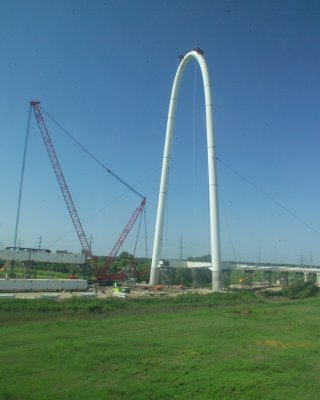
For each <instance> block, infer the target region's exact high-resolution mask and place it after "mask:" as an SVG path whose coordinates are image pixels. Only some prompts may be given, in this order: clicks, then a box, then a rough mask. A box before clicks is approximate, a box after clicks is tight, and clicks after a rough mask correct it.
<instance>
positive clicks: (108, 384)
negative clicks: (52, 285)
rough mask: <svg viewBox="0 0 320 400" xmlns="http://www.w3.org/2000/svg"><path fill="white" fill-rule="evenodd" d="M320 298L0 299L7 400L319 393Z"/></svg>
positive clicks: (1, 387) (0, 374)
mask: <svg viewBox="0 0 320 400" xmlns="http://www.w3.org/2000/svg"><path fill="white" fill-rule="evenodd" d="M319 309H320V298H319V297H316V298H312V299H306V300H299V301H296V300H295V301H287V300H281V301H275V300H266V299H261V298H258V297H256V296H255V295H254V294H252V293H229V294H228V293H227V294H211V295H207V296H200V295H186V294H184V295H181V296H179V297H176V298H161V299H155V298H146V299H141V300H140V299H139V300H130V299H129V300H127V301H124V300H121V299H107V300H101V301H98V300H92V299H91V300H90V299H83V300H81V299H72V300H70V301H64V302H55V301H52V300H51V301H50V300H17V299H15V300H12V299H8V300H4V299H3V300H1V301H0V324H1V325H0V337H1V347H0V349H1V350H0V357H1V358H0V359H1V363H0V399H26V400H28V399H48V400H49V399H77V400H80V399H112V400H113V399H130V400H132V399H170V400H171V399H184V400H185V399H219V400H221V399H228V400H229V399H237V400H238V399H254V400H256V399H270V400H271V399H291V400H294V399H299V400H300V399H317V398H318V397H317V396H318V389H319V374H320V341H319V335H320V320H319V316H318V315H319Z"/></svg>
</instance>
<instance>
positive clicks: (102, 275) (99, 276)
mask: <svg viewBox="0 0 320 400" xmlns="http://www.w3.org/2000/svg"><path fill="white" fill-rule="evenodd" d="M30 106H31V107H32V108H33V111H34V114H35V117H36V120H37V122H38V125H39V129H40V133H41V136H42V139H43V141H44V144H45V147H46V150H47V152H48V155H49V158H50V161H51V164H52V167H53V170H54V172H55V175H56V178H57V180H58V183H59V186H60V189H61V192H62V194H63V197H64V200H65V203H66V205H67V208H68V211H69V214H70V217H71V219H72V222H73V225H74V227H75V229H76V232H77V235H78V238H79V240H80V243H81V246H82V249H83V251H84V254H85V256H86V259H89V264H90V265H91V267H92V268H93V270H94V272H95V275H96V282H97V283H106V282H110V281H114V280H121V281H123V280H124V276H125V272H124V271H121V272H119V273H117V274H109V269H110V266H111V264H112V263H113V261H114V259H115V257H116V256H117V254H118V252H119V250H120V248H121V246H122V244H123V242H124V241H125V239H126V237H127V236H128V234H129V232H130V230H131V228H132V227H133V225H134V223H135V222H136V220H137V219H138V217H139V215H140V214H141V212H142V211H143V209H144V207H145V205H146V197H144V196H142V194H140V193H139V192H138V191H137V190H136V189H134V188H133V187H132V186H130V185H129V184H128V183H126V182H125V181H124V180H123V179H121V178H120V177H119V176H118V175H116V174H115V173H114V172H112V171H111V170H110V169H109V168H107V167H106V166H105V165H104V164H102V163H101V162H100V161H99V160H97V159H96V157H94V156H93V155H92V154H91V153H90V152H89V151H88V150H87V149H85V148H84V146H82V145H81V144H80V143H79V142H78V141H76V139H75V138H73V137H72V136H71V135H70V134H68V136H70V137H71V138H72V139H73V140H74V141H76V143H77V144H78V145H80V147H81V148H82V149H83V150H84V151H85V152H86V153H87V154H89V155H90V156H91V157H92V158H94V159H95V161H97V162H98V163H99V164H100V165H101V166H102V167H103V168H104V169H106V170H107V172H108V173H110V174H111V175H112V176H113V177H114V178H115V179H117V180H118V181H119V182H120V183H122V184H123V185H124V186H126V187H127V188H128V189H129V190H131V191H132V192H133V193H135V194H136V195H137V196H139V197H140V198H142V201H141V203H140V204H139V206H138V207H137V208H136V210H135V211H134V212H133V214H132V216H131V218H130V220H129V222H128V223H127V225H126V226H125V228H124V230H123V231H122V233H121V235H120V237H119V239H118V240H117V242H116V244H115V245H114V247H113V249H112V250H111V252H110V254H109V256H107V257H106V260H105V263H104V266H103V268H101V269H98V268H96V266H95V257H93V256H92V253H91V247H90V245H89V242H88V240H87V237H86V235H85V233H84V230H83V228H82V225H81V222H80V219H79V216H78V213H77V211H76V208H75V206H74V203H73V201H72V198H71V194H70V192H69V189H68V186H67V183H66V181H65V178H64V175H63V173H62V170H61V167H60V164H59V161H58V158H57V156H56V153H55V150H54V147H53V145H52V141H51V138H50V135H49V132H48V129H47V127H46V124H45V122H44V119H43V117H42V114H41V111H40V102H39V101H31V102H30Z"/></svg>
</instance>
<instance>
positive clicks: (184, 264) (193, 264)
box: [158, 260, 211, 269]
mask: <svg viewBox="0 0 320 400" xmlns="http://www.w3.org/2000/svg"><path fill="white" fill-rule="evenodd" d="M158 267H159V268H165V267H169V268H191V269H194V268H207V269H211V263H210V262H201V261H184V260H159V264H158Z"/></svg>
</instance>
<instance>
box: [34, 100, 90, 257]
mask: <svg viewBox="0 0 320 400" xmlns="http://www.w3.org/2000/svg"><path fill="white" fill-rule="evenodd" d="M30 105H31V107H32V108H33V111H34V115H35V117H36V120H37V122H38V125H39V129H40V133H41V136H42V139H43V142H44V144H45V147H46V149H47V152H48V155H49V158H50V161H51V164H52V167H53V170H54V172H55V174H56V177H57V180H58V183H59V186H60V189H61V192H62V194H63V197H64V200H65V202H66V205H67V208H68V210H69V214H70V217H71V219H72V222H73V225H74V227H75V229H76V232H77V235H78V238H79V240H80V243H81V246H82V249H83V250H84V252H85V255H86V257H89V258H90V257H91V249H90V246H89V242H88V239H87V237H86V235H85V233H84V231H83V228H82V225H81V222H80V219H79V216H78V213H77V210H76V208H75V206H74V204H73V201H72V198H71V195H70V192H69V189H68V186H67V183H66V180H65V179H64V176H63V173H62V170H61V167H60V164H59V161H58V158H57V156H56V153H55V151H54V148H53V145H52V142H51V139H50V136H49V132H48V130H47V127H46V124H45V122H44V120H43V117H42V114H41V111H40V106H39V105H40V102H39V101H31V102H30Z"/></svg>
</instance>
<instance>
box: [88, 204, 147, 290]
mask: <svg viewBox="0 0 320 400" xmlns="http://www.w3.org/2000/svg"><path fill="white" fill-rule="evenodd" d="M145 205H146V198H145V197H144V198H143V199H142V202H141V203H140V204H139V206H138V207H137V208H136V209H135V211H134V212H133V214H132V215H131V217H130V219H129V222H128V223H127V225H126V226H125V228H124V230H123V231H122V233H121V235H120V237H119V239H118V240H117V242H116V244H115V245H114V246H113V249H112V250H111V252H110V254H109V256H108V257H106V260H105V263H104V266H103V268H101V269H99V270H97V271H96V278H97V282H99V283H107V282H110V281H114V280H121V281H123V280H124V277H125V271H121V272H118V273H117V274H109V273H108V271H109V269H110V266H111V264H112V263H113V261H114V259H115V257H116V256H117V254H118V252H119V250H120V248H121V246H122V244H123V242H124V241H125V239H126V237H127V236H128V234H129V232H130V231H131V228H132V227H133V225H134V223H135V222H136V220H137V219H138V217H139V215H140V214H141V212H142V211H143V209H144V207H145Z"/></svg>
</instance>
